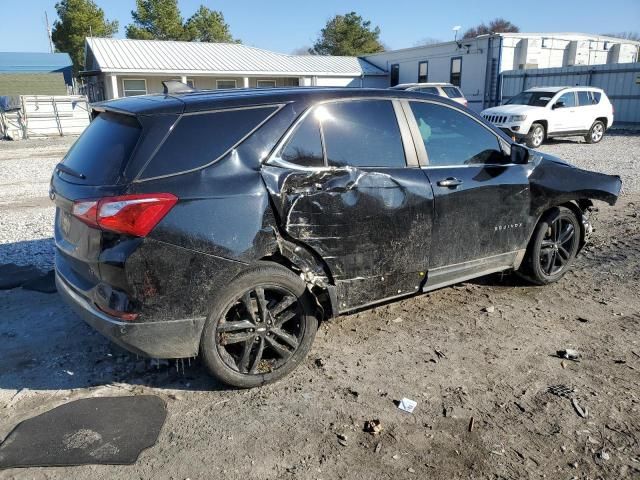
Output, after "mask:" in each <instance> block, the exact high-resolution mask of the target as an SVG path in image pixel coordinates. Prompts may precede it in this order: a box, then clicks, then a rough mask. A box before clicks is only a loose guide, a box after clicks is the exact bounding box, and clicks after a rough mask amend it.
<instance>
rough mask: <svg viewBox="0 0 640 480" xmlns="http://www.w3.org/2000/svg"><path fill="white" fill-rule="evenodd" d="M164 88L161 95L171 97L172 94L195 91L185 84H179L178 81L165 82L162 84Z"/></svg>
mask: <svg viewBox="0 0 640 480" xmlns="http://www.w3.org/2000/svg"><path fill="white" fill-rule="evenodd" d="M162 85H163V86H164V90H163V93H164V94H165V95H171V94H172V93H191V92H195V91H196V89H195V88H193V87H190V86H189V85H187V84H186V83H182V82H179V81H178V80H165V81H164V82H162Z"/></svg>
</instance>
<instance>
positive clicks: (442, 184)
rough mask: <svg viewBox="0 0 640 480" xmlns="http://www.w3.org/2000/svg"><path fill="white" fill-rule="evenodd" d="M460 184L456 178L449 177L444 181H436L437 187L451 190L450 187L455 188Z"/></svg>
mask: <svg viewBox="0 0 640 480" xmlns="http://www.w3.org/2000/svg"><path fill="white" fill-rule="evenodd" d="M460 184H462V180H460V179H458V178H456V177H449V178H445V179H444V180H438V186H439V187H449V188H451V187H457V186H458V185H460Z"/></svg>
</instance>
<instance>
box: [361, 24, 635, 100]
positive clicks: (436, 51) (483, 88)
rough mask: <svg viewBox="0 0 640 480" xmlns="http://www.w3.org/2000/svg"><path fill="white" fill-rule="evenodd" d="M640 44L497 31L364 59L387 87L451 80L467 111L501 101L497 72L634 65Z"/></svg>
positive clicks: (574, 35)
mask: <svg viewBox="0 0 640 480" xmlns="http://www.w3.org/2000/svg"><path fill="white" fill-rule="evenodd" d="M639 47H640V42H634V41H630V40H621V39H619V38H612V37H605V36H598V35H587V34H582V33H498V34H491V35H481V36H479V37H476V38H472V39H463V40H459V41H457V42H455V41H453V42H445V43H437V44H433V45H425V46H420V47H414V48H405V49H401V50H392V51H388V52H382V53H377V54H373V55H367V56H365V57H364V58H365V59H366V60H367V61H369V62H371V63H372V64H374V65H376V66H377V67H379V68H380V69H383V70H386V71H388V72H389V77H390V85H396V84H398V83H411V82H450V83H453V84H454V85H458V86H459V87H461V88H462V91H463V92H464V94H465V96H466V97H467V99H468V100H469V107H470V108H472V109H474V110H481V109H483V108H487V107H490V106H494V105H497V104H498V102H499V101H500V73H502V72H504V71H508V70H518V69H535V68H551V67H566V66H573V65H601V64H607V63H609V64H618V63H632V62H637V61H638V49H639Z"/></svg>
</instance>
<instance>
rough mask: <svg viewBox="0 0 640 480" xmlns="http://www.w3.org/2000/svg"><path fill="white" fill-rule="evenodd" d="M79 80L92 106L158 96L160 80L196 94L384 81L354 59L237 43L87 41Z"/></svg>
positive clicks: (379, 73)
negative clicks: (188, 87) (288, 52)
mask: <svg viewBox="0 0 640 480" xmlns="http://www.w3.org/2000/svg"><path fill="white" fill-rule="evenodd" d="M85 68H86V70H85V71H84V72H81V74H80V76H81V77H83V78H84V82H85V88H86V93H87V95H88V96H89V99H90V100H91V101H98V100H103V99H107V100H108V99H112V98H118V97H125V96H132V95H143V94H146V93H157V92H162V89H163V87H162V81H163V80H181V81H183V82H185V83H189V84H190V85H192V86H195V87H196V88H201V89H215V88H249V87H275V86H278V87H280V86H316V85H317V86H339V87H381V88H384V87H387V86H388V83H389V81H388V76H387V72H386V71H385V70H384V69H381V68H378V67H376V66H375V65H373V64H371V63H369V62H368V61H366V60H365V59H362V58H358V57H334V56H317V55H286V54H282V53H276V52H271V51H268V50H262V49H260V48H255V47H249V46H247V45H242V44H236V43H204V42H202V43H200V42H176V41H159V40H125V39H114V38H87V39H86V43H85Z"/></svg>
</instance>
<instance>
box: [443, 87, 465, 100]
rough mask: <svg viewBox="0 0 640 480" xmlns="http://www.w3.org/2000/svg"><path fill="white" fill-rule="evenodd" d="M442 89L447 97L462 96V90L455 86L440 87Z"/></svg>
mask: <svg viewBox="0 0 640 480" xmlns="http://www.w3.org/2000/svg"><path fill="white" fill-rule="evenodd" d="M442 90H444V93H446V94H447V97H449V98H460V97H462V96H463V95H462V92H461V91H460V90H458V89H457V88H456V87H442Z"/></svg>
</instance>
